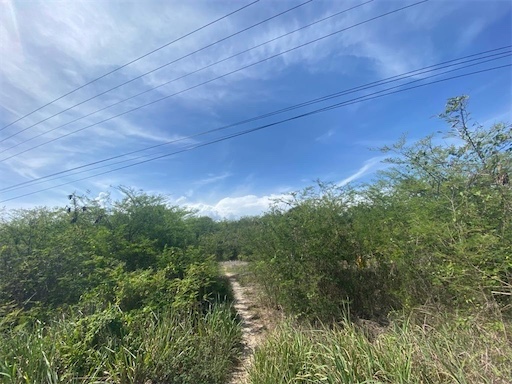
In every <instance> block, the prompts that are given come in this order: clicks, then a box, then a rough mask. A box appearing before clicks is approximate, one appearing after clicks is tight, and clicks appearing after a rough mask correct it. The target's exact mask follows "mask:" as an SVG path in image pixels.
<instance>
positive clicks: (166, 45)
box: [0, 0, 260, 131]
mask: <svg viewBox="0 0 512 384" xmlns="http://www.w3.org/2000/svg"><path fill="white" fill-rule="evenodd" d="M259 1H260V0H255V1H253V2H252V3H249V4H247V5H244V6H243V7H241V8H238V9H236V10H234V11H232V12H230V13H228V14H226V15H224V16H222V17H219V18H218V19H215V20H213V21H211V22H209V23H208V24H205V25H203V26H202V27H199V28H197V29H194V30H193V31H191V32H188V33H186V34H185V35H183V36H181V37H178V38H177V39H174V40H172V41H170V42H168V43H166V44H164V45H162V46H160V47H158V48H156V49H153V50H152V51H150V52H148V53H145V54H144V55H142V56H139V57H137V58H135V59H133V60H131V61H129V62H128V63H126V64H123V65H121V66H120V67H117V68H115V69H113V70H111V71H110V72H107V73H105V74H104V75H101V76H100V77H97V78H95V79H93V80H91V81H89V82H87V83H85V84H83V85H81V86H79V87H77V88H75V89H73V90H72V91H70V92H68V93H65V94H64V95H62V96H60V97H58V98H56V99H53V100H52V101H50V102H48V103H46V104H44V105H42V106H40V107H39V108H37V109H34V110H33V111H32V112H29V113H27V114H26V115H23V116H22V117H20V118H18V119H17V120H14V121H13V122H11V123H9V124H7V125H6V126H4V127H2V128H1V129H0V131H3V130H4V129H6V128H8V127H10V126H11V125H13V124H15V123H17V122H18V121H21V120H23V119H24V118H26V117H28V116H30V115H32V114H34V113H36V112H37V111H40V110H41V109H43V108H44V107H47V106H49V105H51V104H53V103H55V102H56V101H59V100H61V99H63V98H64V97H66V96H69V95H71V94H72V93H75V92H76V91H78V90H80V89H82V88H84V87H86V86H88V85H90V84H92V83H95V82H96V81H98V80H100V79H103V78H104V77H107V76H108V75H111V74H112V73H114V72H117V71H119V70H120V69H123V68H125V67H127V66H129V65H131V64H133V63H135V62H136V61H139V60H141V59H143V58H145V57H147V56H149V55H151V54H153V53H155V52H158V51H160V50H161V49H163V48H165V47H168V46H169V45H171V44H174V43H176V42H178V41H180V40H183V39H184V38H186V37H188V36H190V35H193V34H194V33H196V32H199V31H201V30H202V29H205V28H207V27H209V26H210V25H213V24H215V23H217V22H219V21H221V20H223V19H226V18H228V17H229V16H232V15H234V14H235V13H237V12H240V11H242V10H243V9H245V8H247V7H250V6H251V5H253V4H256V3H257V2H259Z"/></svg>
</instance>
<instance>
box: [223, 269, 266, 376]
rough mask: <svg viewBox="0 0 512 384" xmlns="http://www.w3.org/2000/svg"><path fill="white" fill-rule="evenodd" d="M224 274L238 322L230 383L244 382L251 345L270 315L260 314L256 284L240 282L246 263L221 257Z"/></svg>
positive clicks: (256, 341) (262, 332)
mask: <svg viewBox="0 0 512 384" xmlns="http://www.w3.org/2000/svg"><path fill="white" fill-rule="evenodd" d="M221 267H222V271H223V273H224V275H225V276H226V277H227V278H228V279H229V282H230V284H231V288H232V290H233V296H234V308H235V310H236V312H237V314H238V316H239V317H240V320H241V322H242V343H243V351H242V357H241V359H240V363H239V365H238V366H237V368H236V369H235V371H234V372H233V375H232V377H231V380H230V384H240V383H247V382H248V379H247V377H248V372H249V368H250V366H251V364H252V358H253V354H254V350H255V348H256V347H257V346H258V345H259V344H260V343H261V341H262V340H263V338H264V336H265V334H266V332H267V330H268V329H269V326H270V325H271V319H272V316H267V315H268V314H266V313H265V314H263V311H264V309H263V307H262V306H261V305H260V303H259V302H258V299H257V298H258V297H259V296H258V293H257V287H255V286H254V284H253V283H245V282H243V284H241V283H240V277H241V271H243V270H244V269H245V267H247V263H246V262H243V261H225V262H222V263H221Z"/></svg>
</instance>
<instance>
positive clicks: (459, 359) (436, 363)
mask: <svg viewBox="0 0 512 384" xmlns="http://www.w3.org/2000/svg"><path fill="white" fill-rule="evenodd" d="M431 320H433V321H432V322H431V323H430V324H426V323H424V322H417V321H416V320H415V318H413V317H408V318H405V319H402V320H397V321H395V322H393V324H392V325H391V326H389V327H388V328H387V329H386V330H384V331H383V332H382V333H381V334H380V335H378V336H377V337H376V338H375V339H372V338H368V336H367V332H365V331H364V330H363V329H361V327H359V326H357V325H354V324H353V323H350V322H348V321H344V322H343V323H341V324H339V325H337V326H335V327H330V328H329V327H322V328H321V329H312V328H310V327H304V326H302V327H299V326H297V325H296V324H292V323H290V322H288V323H285V324H283V325H281V326H280V327H278V328H277V329H276V331H275V332H274V333H272V334H271V335H269V337H268V339H267V340H266V342H265V343H264V344H263V345H262V346H261V347H260V348H259V349H258V350H257V351H256V354H255V360H254V364H253V366H252V368H251V370H250V382H251V383H252V384H278V383H332V384H334V383H337V384H339V383H404V384H408V383H418V384H419V383H460V384H466V383H489V384H490V383H503V384H505V383H507V384H508V383H510V382H512V368H511V367H512V344H511V340H510V339H509V338H508V337H507V332H506V329H505V324H504V323H502V322H499V321H498V322H494V323H488V324H485V325H484V324H481V323H479V322H478V321H476V320H475V319H461V318H454V317H449V316H441V315H437V316H435V317H434V318H431Z"/></svg>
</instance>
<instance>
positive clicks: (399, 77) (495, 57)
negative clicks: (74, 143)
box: [0, 46, 512, 192]
mask: <svg viewBox="0 0 512 384" xmlns="http://www.w3.org/2000/svg"><path fill="white" fill-rule="evenodd" d="M509 47H511V46H507V47H501V48H495V49H491V50H487V51H483V52H479V53H476V54H472V55H467V56H464V57H461V58H458V59H452V60H448V61H444V62H441V63H438V64H433V65H429V66H426V67H424V68H420V69H416V70H413V71H408V72H405V73H403V74H400V75H395V76H391V77H388V78H385V79H381V80H377V81H373V82H371V83H367V84H364V85H360V86H357V87H353V88H350V89H346V90H343V91H339V92H335V93H331V94H329V95H326V96H322V97H319V98H315V99H312V100H309V101H306V102H303V103H299V104H295V105H292V106H289V107H286V108H282V109H279V110H276V111H273V112H269V113H266V114H262V115H258V116H256V117H252V118H249V119H245V120H242V121H238V122H235V123H232V124H229V125H225V126H222V127H218V128H214V129H211V130H207V131H203V132H199V133H196V134H194V135H190V136H186V137H183V138H179V139H175V140H171V141H168V142H165V143H160V144H157V145H153V146H149V147H146V148H142V149H138V150H134V151H130V152H127V153H124V154H120V155H116V156H112V157H109V158H106V159H102V160H97V161H94V162H92V163H88V164H84V165H80V166H77V167H74V168H71V169H67V170H63V171H59V172H55V173H52V174H49V175H46V176H42V177H39V178H36V179H33V180H29V181H25V182H22V183H18V184H15V185H12V186H9V187H6V188H2V189H0V192H2V191H12V190H16V189H19V188H24V187H27V186H28V184H30V185H34V184H40V183H41V182H42V183H44V182H47V181H50V180H55V179H57V178H59V177H54V176H58V175H62V174H64V173H68V172H71V171H74V170H78V169H82V168H86V167H90V166H92V165H96V164H101V163H104V162H107V161H111V160H115V159H118V158H121V157H126V156H129V155H132V154H135V153H140V152H144V151H148V150H150V149H155V148H158V147H162V146H165V145H169V144H173V143H177V142H180V141H184V140H188V139H193V138H196V137H199V136H203V135H206V134H210V133H214V132H218V131H221V130H225V129H228V128H231V127H235V126H238V125H242V124H246V123H249V122H253V121H257V120H261V119H264V118H267V117H270V116H274V115H277V114H281V113H284V112H288V111H291V110H294V109H297V108H303V107H305V106H309V105H313V104H317V103H320V102H323V101H326V100H330V99H333V98H337V97H340V96H344V95H348V94H352V93H355V92H359V91H363V90H367V89H371V88H375V87H378V86H381V85H385V84H389V83H392V82H397V81H401V80H404V79H407V78H411V77H416V76H419V75H423V74H426V73H431V72H434V71H439V70H441V69H446V68H450V67H453V66H460V65H462V64H468V63H472V62H474V61H478V62H476V63H473V64H469V65H465V66H463V67H459V68H456V69H452V70H449V71H445V72H442V73H437V74H435V75H432V76H429V77H424V78H421V79H418V80H414V81H412V82H409V83H406V84H401V85H398V86H395V87H392V88H388V89H385V90H382V91H378V92H374V93H372V94H370V95H373V94H377V93H379V92H383V91H388V90H390V89H395V88H398V87H401V86H404V85H408V84H412V83H415V82H418V81H422V80H425V79H427V78H431V77H434V76H440V75H442V74H446V73H450V72H454V71H459V70H461V69H465V68H469V67H471V66H475V65H481V64H484V63H487V62H490V61H495V60H499V59H502V58H505V57H509V56H510V55H511V53H512V50H508V51H503V49H504V48H509ZM498 50H501V51H502V52H500V53H497V54H492V55H486V56H481V55H483V54H486V53H491V52H496V51H498ZM478 55H480V56H481V57H477V58H473V59H469V58H472V57H475V56H478ZM488 58H491V59H489V60H483V59H488ZM366 96H369V95H366ZM142 157H146V156H138V157H136V158H131V159H128V160H124V161H121V162H116V163H113V164H107V165H104V166H101V167H95V168H92V169H88V170H85V171H81V172H76V173H73V174H78V173H83V172H89V171H91V170H94V169H99V168H104V167H108V166H111V165H114V164H119V163H123V162H126V161H133V160H136V159H138V158H142ZM50 177H54V178H53V179H50V180H45V179H48V178H50ZM41 180H43V181H41ZM38 181H39V182H38Z"/></svg>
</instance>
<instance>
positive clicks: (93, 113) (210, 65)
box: [0, 0, 374, 154]
mask: <svg viewBox="0 0 512 384" xmlns="http://www.w3.org/2000/svg"><path fill="white" fill-rule="evenodd" d="M373 1H374V0H369V1H366V2H364V3H361V4H358V5H355V6H353V7H350V8H348V9H345V10H343V11H339V12H336V13H334V14H332V15H329V16H327V17H323V18H321V19H319V20H317V21H315V22H313V23H310V24H307V25H304V26H302V27H300V28H298V29H295V30H293V31H290V32H287V33H285V34H283V35H281V36H278V37H275V38H273V39H270V40H267V41H265V42H263V43H261V44H257V45H255V46H253V47H251V48H248V49H245V50H243V51H241V52H238V53H235V54H234V55H231V56H228V57H225V58H224V59H221V60H219V61H216V62H214V63H211V64H209V65H207V66H204V67H202V68H199V69H196V70H194V71H192V72H189V73H187V74H185V75H182V76H179V77H176V78H174V79H172V80H169V81H166V82H164V83H162V84H159V85H157V86H155V87H152V88H149V89H147V90H145V91H143V92H139V93H137V94H135V95H133V96H130V97H127V98H125V99H122V100H120V101H117V102H115V103H113V104H110V105H107V106H106V107H103V108H100V109H97V110H95V111H93V112H90V113H88V114H86V115H84V116H81V117H78V118H76V119H74V120H71V121H68V122H67V123H64V124H61V125H58V126H57V127H54V128H52V129H49V130H48V131H45V132H41V133H39V134H37V135H35V136H33V137H31V138H29V139H27V140H24V141H21V142H19V143H17V144H15V145H13V146H11V147H9V148H7V149H4V150H1V151H0V154H1V153H4V152H7V151H10V150H11V149H14V148H16V147H18V146H20V145H23V144H26V143H28V142H29V141H32V140H34V139H37V138H38V137H41V136H44V135H46V134H48V133H50V132H53V131H55V130H57V129H60V128H63V127H65V126H67V125H69V124H72V123H76V122H77V121H80V120H82V119H85V118H86V117H90V116H92V115H95V114H97V113H98V112H102V111H105V110H107V109H110V108H112V107H114V106H116V105H119V104H122V103H124V102H126V101H128V100H132V99H134V98H136V97H138V96H141V95H144V94H146V93H148V92H151V91H153V90H155V89H158V88H161V87H163V86H165V85H168V84H170V83H173V82H175V81H178V80H181V79H184V78H185V77H188V76H191V75H193V74H195V73H198V72H201V71H203V70H205V69H208V68H211V67H213V66H215V65H217V64H220V63H223V62H225V61H227V60H230V59H232V58H234V57H237V56H239V55H242V54H244V53H247V52H249V51H252V50H253V49H256V48H260V47H262V46H264V45H266V44H269V43H271V42H274V41H276V40H279V39H281V38H283V37H286V36H289V35H291V34H293V33H296V32H298V31H301V30H303V29H306V28H308V27H311V26H313V25H315V24H318V23H321V22H323V21H326V20H328V19H331V18H333V17H335V16H339V15H340V14H342V13H345V12H348V11H351V10H353V9H355V8H358V7H361V6H363V5H366V4H368V3H371V2H373ZM87 101H88V100H85V101H83V102H81V103H79V104H76V105H74V106H73V107H76V106H78V105H80V104H83V103H85V102H87ZM73 107H70V109H71V108H73ZM62 112H64V111H62ZM54 116H56V115H54ZM51 117H53V116H50V117H49V118H48V119H50V118H51ZM40 122H42V121H40ZM37 124H39V123H36V124H34V125H37ZM29 128H31V127H27V128H25V130H26V129H29ZM19 133H21V132H19ZM13 136H14V135H12V136H10V137H13ZM10 137H7V138H5V139H4V140H1V141H0V143H1V142H3V141H5V140H7V139H9V138H10Z"/></svg>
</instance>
